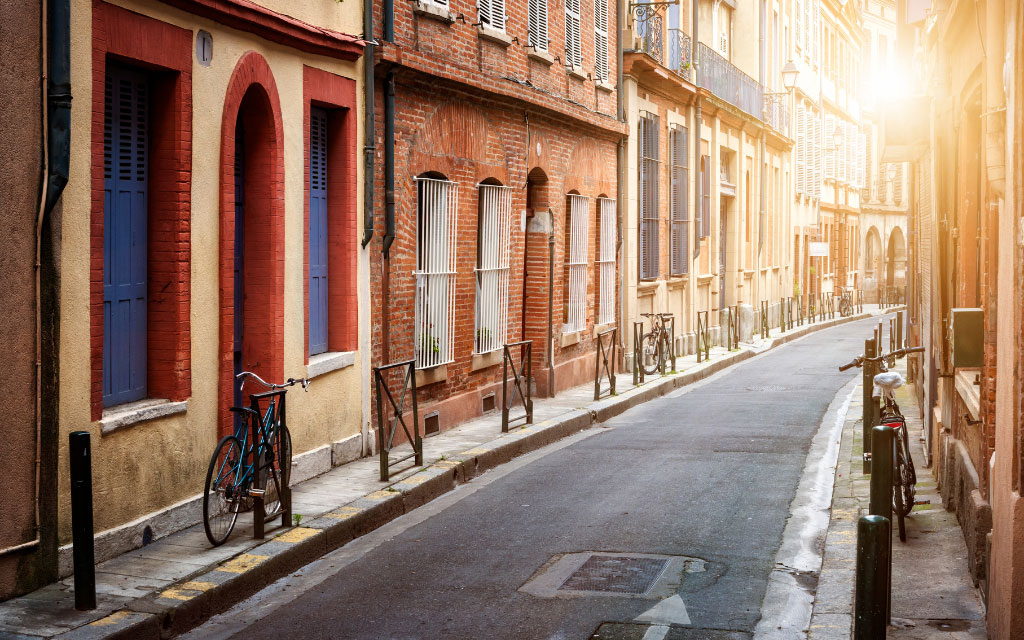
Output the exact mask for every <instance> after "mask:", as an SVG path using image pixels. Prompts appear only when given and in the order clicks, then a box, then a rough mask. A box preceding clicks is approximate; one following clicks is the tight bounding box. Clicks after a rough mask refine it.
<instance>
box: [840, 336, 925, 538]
mask: <svg viewBox="0 0 1024 640" xmlns="http://www.w3.org/2000/svg"><path fill="white" fill-rule="evenodd" d="M923 351H924V347H910V348H907V349H897V350H895V351H892V352H890V353H883V354H881V355H880V356H878V357H876V358H866V357H864V356H863V355H860V356H857V357H856V358H854V359H853V360H851V361H850V362H848V363H846V364H844V365H842V366H841V367H839V370H840V371H846V370H847V369H849V368H850V367H862V366H864V363H866V362H871V363H875V364H877V365H878V367H879V370H880V371H881V373H878V374H877V375H875V378H874V385H875V389H876V390H878V391H880V392H881V395H882V403H883V404H882V413H881V415H880V417H879V419H878V424H879V425H881V426H883V427H890V428H891V429H893V430H894V431H895V432H896V433H895V438H893V440H894V446H893V470H892V510H893V512H894V513H895V514H896V519H897V521H898V524H899V531H900V540H901V541H903V542H906V541H907V529H906V525H905V524H904V521H903V519H904V518H905V517H906V516H908V515H909V514H910V512H911V511H912V510H913V509H914V485H916V484H917V472H916V471H915V470H914V459H913V458H912V457H911V455H910V436H909V435H908V434H907V421H906V419H905V418H904V417H903V414H902V413H900V408H899V406H898V405H897V404H896V398H895V397H894V396H893V390H894V389H896V388H897V387H901V386H903V376H902V375H901V374H900V372H899V371H889V367H893V366H895V365H896V358H902V357H903V356H905V355H907V354H908V353H920V352H923Z"/></svg>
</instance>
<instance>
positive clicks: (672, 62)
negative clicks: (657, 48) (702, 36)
mask: <svg viewBox="0 0 1024 640" xmlns="http://www.w3.org/2000/svg"><path fill="white" fill-rule="evenodd" d="M668 68H669V69H671V70H673V71H675V72H676V73H678V74H679V75H681V76H682V77H683V79H684V80H687V81H688V82H693V49H692V44H691V40H690V35H689V34H688V33H686V32H685V31H683V30H682V29H669V30H668Z"/></svg>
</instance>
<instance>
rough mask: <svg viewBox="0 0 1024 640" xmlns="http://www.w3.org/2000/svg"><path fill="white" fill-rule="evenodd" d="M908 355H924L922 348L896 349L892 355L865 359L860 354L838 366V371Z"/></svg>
mask: <svg viewBox="0 0 1024 640" xmlns="http://www.w3.org/2000/svg"><path fill="white" fill-rule="evenodd" d="M910 353H924V347H907V348H906V349H897V350H896V351H893V352H892V353H883V354H881V355H879V356H876V357H874V358H865V357H864V355H863V354H861V355H859V356H857V357H856V358H854V359H853V360H851V361H849V362H847V363H846V364H843V365H839V370H840V371H846V370H847V369H849V368H851V367H862V366H864V363H865V362H881V361H882V360H889V359H891V358H902V357H903V356H905V355H907V354H910Z"/></svg>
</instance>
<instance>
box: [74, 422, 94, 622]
mask: <svg viewBox="0 0 1024 640" xmlns="http://www.w3.org/2000/svg"><path fill="white" fill-rule="evenodd" d="M68 444H69V445H70V447H69V449H70V450H69V452H68V456H69V458H70V462H71V538H72V548H71V552H72V558H73V559H74V563H75V609H78V610H79V611H88V610H90V609H95V608H96V556H95V553H94V547H93V542H94V541H93V525H92V446H91V445H90V444H89V432H88V431H72V432H71V433H70V434H68Z"/></svg>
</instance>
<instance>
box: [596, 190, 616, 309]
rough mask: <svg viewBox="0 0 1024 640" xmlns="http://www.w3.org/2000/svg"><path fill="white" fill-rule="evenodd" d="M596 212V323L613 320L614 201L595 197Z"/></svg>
mask: <svg viewBox="0 0 1024 640" xmlns="http://www.w3.org/2000/svg"><path fill="white" fill-rule="evenodd" d="M597 214H598V223H599V224H600V227H599V230H600V232H601V237H600V243H601V244H600V247H599V251H598V254H597V265H598V267H597V268H598V277H599V278H600V287H601V289H600V298H599V300H598V305H597V323H598V324H608V323H610V322H614V321H615V201H614V200H609V199H608V198H598V199H597Z"/></svg>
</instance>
